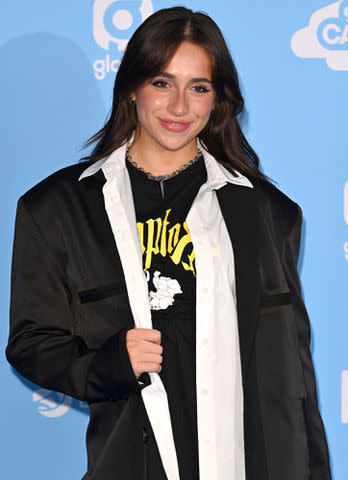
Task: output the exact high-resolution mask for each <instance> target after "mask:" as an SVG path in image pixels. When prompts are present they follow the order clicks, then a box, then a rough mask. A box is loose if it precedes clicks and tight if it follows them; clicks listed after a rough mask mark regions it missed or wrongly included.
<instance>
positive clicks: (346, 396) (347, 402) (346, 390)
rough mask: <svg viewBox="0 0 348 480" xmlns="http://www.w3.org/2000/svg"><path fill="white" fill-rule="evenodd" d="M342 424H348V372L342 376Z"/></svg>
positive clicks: (343, 372)
mask: <svg viewBox="0 0 348 480" xmlns="http://www.w3.org/2000/svg"><path fill="white" fill-rule="evenodd" d="M341 422H342V423H348V370H342V374H341Z"/></svg>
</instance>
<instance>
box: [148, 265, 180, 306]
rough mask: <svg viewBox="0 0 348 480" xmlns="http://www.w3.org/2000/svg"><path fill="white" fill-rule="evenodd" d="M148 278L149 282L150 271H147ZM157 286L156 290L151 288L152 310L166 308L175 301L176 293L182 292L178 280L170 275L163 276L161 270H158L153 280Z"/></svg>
mask: <svg viewBox="0 0 348 480" xmlns="http://www.w3.org/2000/svg"><path fill="white" fill-rule="evenodd" d="M145 274H146V279H147V281H148V282H149V280H150V273H149V272H148V271H146V272H145ZM152 282H153V284H154V286H155V287H156V290H157V291H156V292H154V291H152V290H149V298H150V308H151V310H165V309H166V308H168V307H169V306H170V305H173V303H174V295H176V294H177V293H182V290H181V287H180V284H179V282H178V281H177V280H175V279H173V278H170V277H161V272H159V271H158V270H156V271H155V272H154V275H153V280H152Z"/></svg>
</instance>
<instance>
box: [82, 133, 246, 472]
mask: <svg viewBox="0 0 348 480" xmlns="http://www.w3.org/2000/svg"><path fill="white" fill-rule="evenodd" d="M133 140H134V134H133V136H132V138H131V139H130V140H129V142H128V143H126V144H124V145H123V146H122V147H120V148H118V149H117V150H115V151H114V152H113V153H112V154H111V155H110V156H109V157H107V158H105V159H102V160H100V161H98V162H95V163H94V164H92V165H91V166H90V167H88V168H87V169H86V170H84V172H83V173H82V174H81V176H80V177H79V180H80V179H82V178H83V177H85V176H88V175H92V174H93V173H95V172H96V171H97V170H98V169H99V168H102V170H103V172H104V175H105V177H106V183H105V184H104V187H103V194H104V199H105V208H106V211H107V214H108V218H109V221H110V225H111V228H112V231H113V235H114V237H115V242H116V245H117V249H118V252H119V254H120V258H121V263H122V266H123V271H124V274H125V279H126V285H127V290H128V295H129V301H130V306H131V309H132V313H133V316H134V321H135V325H136V326H137V327H142V328H152V321H151V309H150V303H149V296H148V284H147V280H146V276H145V274H144V271H143V267H142V254H141V248H140V241H139V236H138V231H137V227H136V216H135V208H134V202H133V195H132V190H131V183H130V178H129V174H128V170H127V167H126V163H125V153H126V148H127V146H128V145H130V144H131V142H132V141H133ZM197 146H199V148H200V149H201V150H202V153H203V156H204V161H205V165H206V169H207V181H206V182H205V183H204V184H203V185H202V186H201V188H200V190H199V192H198V194H197V196H196V198H195V200H194V202H193V204H192V206H191V209H190V211H189V213H188V215H187V219H186V221H187V225H188V227H189V231H190V234H191V238H192V243H193V247H194V251H195V257H196V288H197V295H196V389H197V430H198V449H199V471H200V480H245V463H244V462H245V460H244V433H243V389H242V375H241V364H240V351H239V339H238V323H237V310H236V292H235V272H234V256H233V248H232V244H231V240H230V237H229V234H228V231H227V228H226V225H225V222H224V219H223V217H222V214H221V210H220V207H219V203H218V199H217V196H216V192H215V190H216V189H218V188H221V187H222V186H223V185H225V184H226V183H227V182H231V183H234V184H237V185H242V186H246V187H251V188H253V185H252V183H251V182H250V181H249V180H248V179H247V178H246V177H244V176H243V175H241V174H240V173H239V172H237V171H235V170H234V171H235V173H237V175H238V176H237V177H234V176H233V174H232V173H231V172H229V171H228V170H227V169H226V168H224V167H223V166H222V165H221V164H220V163H219V162H217V160H216V159H215V158H214V157H213V156H212V155H210V154H209V152H208V151H207V150H206V148H205V147H204V144H203V143H202V142H201V141H200V140H199V139H197ZM130 239H131V240H130ZM134 252H136V255H135V254H134ZM163 355H165V352H163ZM150 378H151V382H152V383H151V385H149V386H147V387H145V388H143V389H142V391H141V394H142V398H143V401H144V405H145V408H146V411H147V414H148V417H149V420H150V423H151V426H152V429H153V431H154V435H155V438H156V442H157V445H158V449H159V452H160V456H161V459H162V463H163V467H164V470H165V472H166V475H167V478H168V480H180V476H179V469H178V462H177V457H176V450H175V445H174V437H173V432H172V426H171V420H170V412H169V407H168V398H167V394H166V391H165V388H164V385H163V383H162V380H161V378H160V376H159V375H158V374H157V373H155V372H150Z"/></svg>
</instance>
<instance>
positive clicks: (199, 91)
mask: <svg viewBox="0 0 348 480" xmlns="http://www.w3.org/2000/svg"><path fill="white" fill-rule="evenodd" d="M194 88H197V89H198V90H196V91H197V92H198V93H208V92H209V91H210V90H208V89H207V88H206V87H204V86H203V85H196V86H195V87H194Z"/></svg>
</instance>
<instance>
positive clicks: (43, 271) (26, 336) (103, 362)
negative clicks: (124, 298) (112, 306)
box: [5, 197, 151, 403]
mask: <svg viewBox="0 0 348 480" xmlns="http://www.w3.org/2000/svg"><path fill="white" fill-rule="evenodd" d="M128 329H129V328H124V329H122V330H119V331H117V332H115V333H114V334H113V335H112V336H111V337H110V338H108V339H107V340H106V342H105V343H104V344H103V345H102V346H101V348H100V349H98V350H91V349H90V348H88V347H87V345H86V343H85V342H84V340H83V338H81V337H80V336H78V335H75V334H74V333H73V332H74V329H73V311H72V307H71V300H70V295H69V288H68V286H67V281H66V277H65V269H64V262H63V257H62V254H61V252H58V251H55V250H53V247H52V246H51V245H49V244H48V242H47V241H46V239H45V236H44V235H43V233H42V231H41V229H40V228H39V225H38V224H37V222H36V221H35V219H34V217H33V216H32V214H31V213H30V211H29V209H28V208H27V206H26V205H25V202H24V200H23V197H20V198H19V200H18V203H17V210H16V218H15V231H14V240H13V251H12V265H11V296H10V333H9V339H8V344H7V347H6V352H5V353H6V358H7V360H8V362H9V363H10V364H11V365H12V366H13V367H14V368H15V369H16V370H17V371H18V372H19V373H20V374H21V375H23V376H24V377H26V378H27V379H29V380H30V381H32V382H34V383H36V384H37V385H39V386H41V387H43V388H47V389H49V390H54V391H57V392H62V393H65V394H67V395H70V396H72V397H74V398H77V399H80V400H84V401H87V402H89V403H91V402H98V401H106V400H118V399H121V398H123V397H124V396H126V395H129V394H131V393H135V392H139V391H140V390H141V389H142V388H144V387H145V386H146V385H148V384H149V383H151V381H150V380H149V376H148V374H147V375H144V374H143V375H142V376H141V377H139V380H137V378H136V375H135V373H134V371H133V368H132V364H131V361H130V358H129V355H128V350H127V347H126V340H125V339H126V333H127V331H128ZM140 380H143V382H141V381H140Z"/></svg>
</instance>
